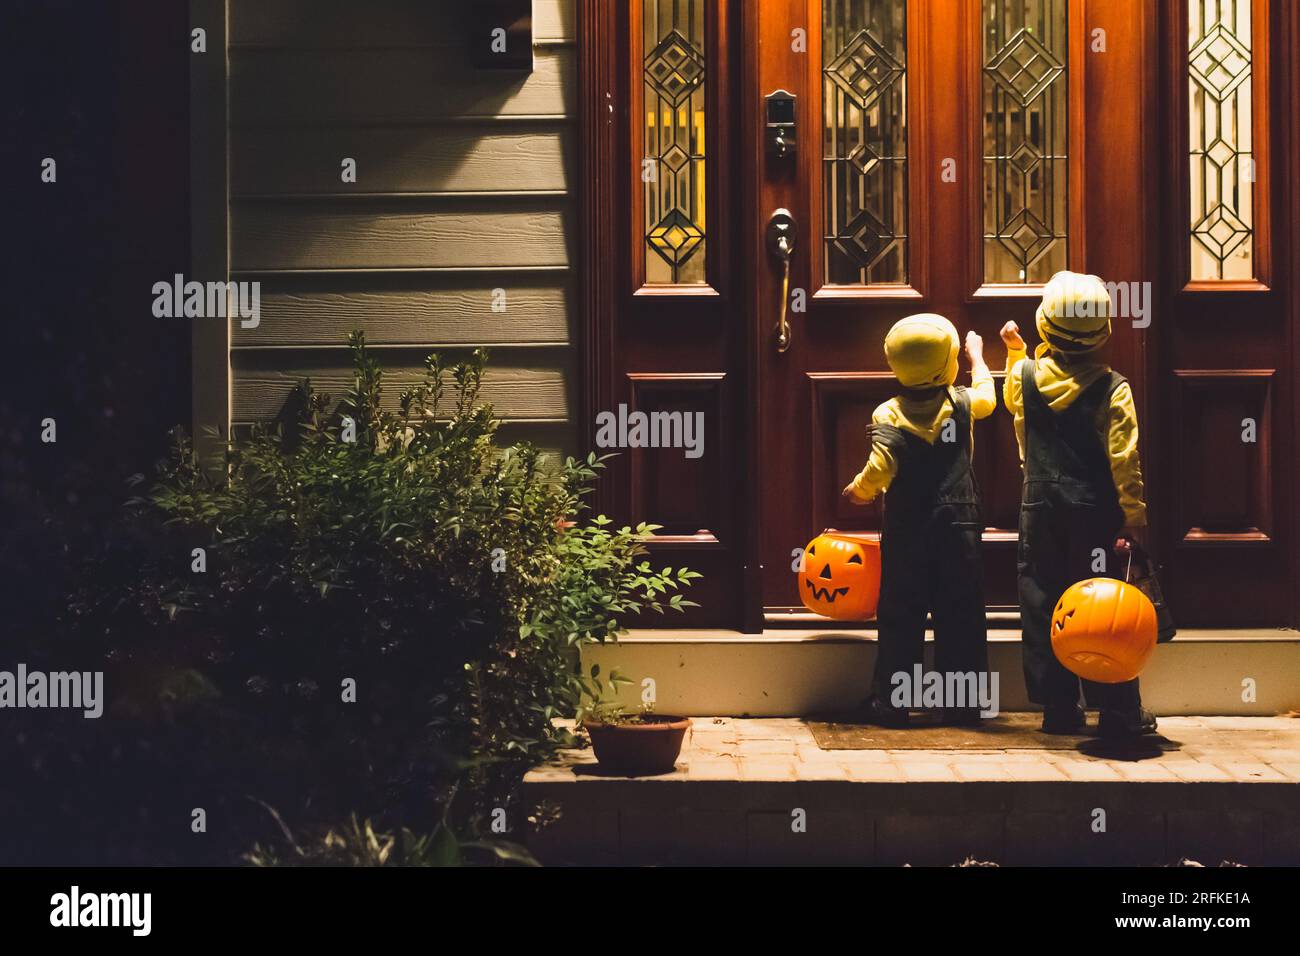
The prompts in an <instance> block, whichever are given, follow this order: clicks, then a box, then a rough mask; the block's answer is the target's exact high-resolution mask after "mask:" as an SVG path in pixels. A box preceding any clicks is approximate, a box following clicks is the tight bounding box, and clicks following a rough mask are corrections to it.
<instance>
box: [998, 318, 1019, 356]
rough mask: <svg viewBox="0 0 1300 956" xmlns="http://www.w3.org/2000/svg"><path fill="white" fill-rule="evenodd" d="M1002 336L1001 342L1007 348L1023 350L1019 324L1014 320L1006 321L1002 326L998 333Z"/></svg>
mask: <svg viewBox="0 0 1300 956" xmlns="http://www.w3.org/2000/svg"><path fill="white" fill-rule="evenodd" d="M998 334H999V335H1001V336H1002V344H1003V345H1005V346H1006V347H1007V348H1008V349H1015V350H1016V351H1017V352H1023V351H1024V350H1025V340H1024V339H1022V338H1021V337H1020V326H1018V325H1016V323H1014V322H1008V323H1007V324H1006V325H1004V326H1002V331H1001V332H1000V333H998Z"/></svg>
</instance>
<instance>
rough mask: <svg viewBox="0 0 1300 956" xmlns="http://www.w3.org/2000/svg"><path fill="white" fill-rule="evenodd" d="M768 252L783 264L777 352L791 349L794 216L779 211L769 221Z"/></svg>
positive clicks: (784, 210)
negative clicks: (790, 317)
mask: <svg viewBox="0 0 1300 956" xmlns="http://www.w3.org/2000/svg"><path fill="white" fill-rule="evenodd" d="M767 251H768V253H769V254H771V255H772V256H774V257H775V258H776V259H778V260H780V262H781V313H780V315H781V317H780V319H779V320H778V322H777V325H776V350H777V351H778V352H784V351H786V350H787V349H789V348H790V322H789V318H788V316H789V308H790V259H791V258H792V257H793V256H794V216H792V215H791V214H790V210H788V209H778V210H776V212H774V213H772V215H771V217H770V218H769V219H768V220H767Z"/></svg>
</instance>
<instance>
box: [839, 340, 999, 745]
mask: <svg viewBox="0 0 1300 956" xmlns="http://www.w3.org/2000/svg"><path fill="white" fill-rule="evenodd" d="M958 351H959V347H958V338H957V330H956V328H954V327H953V324H952V323H951V322H949V321H948V320H947V319H945V318H944V317H943V316H941V315H931V314H922V315H913V316H909V317H908V318H906V319H903V320H902V321H900V322H898V323H897V324H895V325H894V327H893V328H892V329H890V330H889V334H888V335H886V336H885V358H886V360H887V361H888V362H889V367H890V368H891V369H893V372H894V375H895V376H896V377H897V378H898V381H899V384H901V385H902V386H903V388H904V389H905V391H904V392H903V393H902V394H901V395H898V396H896V397H894V398H891V399H890V400H889V401H887V402H885V403H884V404H883V405H881V406H880V407H879V408H877V409H876V410H875V413H874V414H873V415H872V425H871V428H870V434H871V454H870V457H869V458H868V460H867V464H866V466H865V467H864V468H863V469H862V472H861V473H860V474H859V475H858V476H857V477H856V478H854V479H853V481H852V482H850V484H849V485H848V486H847V487H846V488H845V489H844V495H845V496H846V497H847V498H849V499H850V500H851V501H853V502H855V503H856V504H867V503H868V502H869V501H871V500H872V499H873V498H875V497H876V495H877V494H880V493H882V492H883V493H884V494H885V520H884V527H883V530H882V533H881V538H880V556H881V579H880V604H879V610H878V612H877V619H878V622H879V635H880V640H879V646H878V653H877V657H876V670H875V675H874V677H873V678H872V687H871V695H870V696H869V697H868V698H867V701H866V705H865V708H866V715H865V716H866V718H867V720H869V721H871V722H873V723H879V724H883V725H885V726H891V727H899V726H905V725H906V724H907V722H908V708H907V707H906V706H898V705H897V704H896V703H894V702H892V701H891V697H892V696H893V695H892V693H891V687H892V685H893V678H894V675H896V674H906V675H908V678H909V680H910V678H911V677H912V675H913V673H914V668H915V667H917V666H919V665H920V664H921V662H922V653H923V651H924V647H925V618H926V614H927V613H929V614H931V615H932V616H933V618H934V638H935V668H934V669H935V670H936V671H938V672H939V673H943V674H948V673H973V674H976V675H979V674H982V673H984V672H985V671H987V669H988V649H987V644H986V641H987V623H986V618H985V612H984V594H983V583H982V579H981V574H982V572H981V565H980V534H981V532H982V530H983V522H982V521H981V520H980V508H979V491H978V489H977V488H976V486H975V476H974V474H973V473H972V471H971V455H972V451H973V438H972V432H971V428H972V422H973V421H974V420H975V419H979V418H987V417H988V416H989V415H991V414H993V409H994V408H996V407H997V392H996V390H995V388H994V385H993V376H992V375H991V374H990V372H989V369H988V366H987V365H986V364H985V363H984V341H983V339H981V338H980V337H979V336H978V335H976V334H975V333H974V332H971V333H968V334H967V336H966V354H967V355H968V356H969V358H970V362H971V387H970V388H969V389H967V388H963V387H961V386H954V385H953V383H954V382H955V381H956V379H957V353H958ZM949 703H951V702H949ZM944 717H945V719H946V720H947V721H948V722H949V723H973V722H976V721H978V720H979V708H978V706H972V704H971V703H969V702H968V703H967V704H966V706H964V707H961V708H949V709H946V710H945V714H944Z"/></svg>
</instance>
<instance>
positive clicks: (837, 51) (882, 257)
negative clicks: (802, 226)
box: [822, 0, 908, 285]
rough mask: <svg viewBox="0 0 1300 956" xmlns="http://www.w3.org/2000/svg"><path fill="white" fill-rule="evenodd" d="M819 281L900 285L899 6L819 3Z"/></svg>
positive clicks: (903, 90)
mask: <svg viewBox="0 0 1300 956" xmlns="http://www.w3.org/2000/svg"><path fill="white" fill-rule="evenodd" d="M822 110H823V113H822V192H823V195H824V207H823V223H824V231H823V241H824V243H825V253H826V255H825V259H826V269H825V277H824V278H825V282H826V283H827V284H828V285H877V284H881V285H887V284H905V283H906V282H907V279H908V244H907V0H824V2H823V3H822Z"/></svg>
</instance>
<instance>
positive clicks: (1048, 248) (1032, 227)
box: [982, 0, 1070, 284]
mask: <svg viewBox="0 0 1300 956" xmlns="http://www.w3.org/2000/svg"><path fill="white" fill-rule="evenodd" d="M982 6H983V10H984V21H983V37H984V49H983V57H984V71H983V72H984V83H983V96H984V101H983V105H984V132H983V150H984V281H985V282H986V283H1018V284H1019V283H1035V284H1036V283H1043V282H1046V281H1047V280H1048V279H1049V278H1050V277H1051V276H1052V274H1053V273H1055V272H1057V271H1059V270H1061V269H1064V268H1066V266H1067V264H1068V262H1067V260H1068V251H1069V183H1070V176H1069V134H1068V130H1069V124H1068V116H1069V97H1068V88H1067V85H1068V75H1067V69H1066V65H1065V64H1066V61H1067V50H1068V41H1069V36H1068V30H1069V25H1068V9H1067V6H1068V5H1067V0H985V3H984V4H983V5H982Z"/></svg>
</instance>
